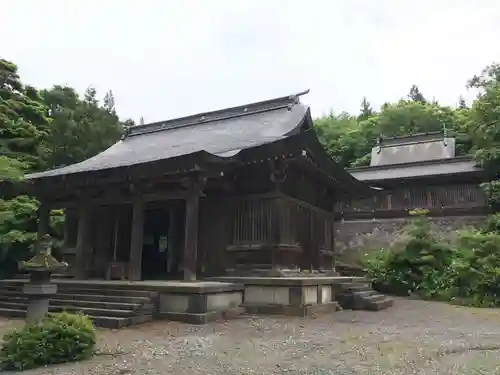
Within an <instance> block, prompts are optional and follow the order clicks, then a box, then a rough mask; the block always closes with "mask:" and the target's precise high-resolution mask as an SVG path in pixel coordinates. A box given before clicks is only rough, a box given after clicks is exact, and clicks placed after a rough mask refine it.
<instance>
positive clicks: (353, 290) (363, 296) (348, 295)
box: [336, 277, 394, 311]
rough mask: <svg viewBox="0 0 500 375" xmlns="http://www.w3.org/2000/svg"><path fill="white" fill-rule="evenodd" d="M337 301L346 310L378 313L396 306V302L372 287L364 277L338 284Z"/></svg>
mask: <svg viewBox="0 0 500 375" xmlns="http://www.w3.org/2000/svg"><path fill="white" fill-rule="evenodd" d="M336 289H337V291H336V300H337V302H338V303H339V304H340V306H342V308H344V309H350V310H371V311H378V310H383V309H386V308H388V307H390V306H392V305H393V304H394V300H393V299H392V298H390V297H388V296H386V295H385V294H381V293H379V292H377V291H375V290H373V289H372V287H371V282H370V281H369V280H367V279H365V278H364V277H353V278H350V279H347V280H346V281H339V282H338V283H336Z"/></svg>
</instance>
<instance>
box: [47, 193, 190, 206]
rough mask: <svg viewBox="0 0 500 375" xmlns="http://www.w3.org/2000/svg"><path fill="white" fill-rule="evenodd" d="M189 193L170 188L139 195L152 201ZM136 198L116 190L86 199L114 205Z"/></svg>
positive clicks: (61, 203) (69, 203)
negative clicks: (170, 189) (169, 189)
mask: <svg viewBox="0 0 500 375" xmlns="http://www.w3.org/2000/svg"><path fill="white" fill-rule="evenodd" d="M188 195H189V191H188V190H181V189H179V190H172V191H160V192H156V193H144V194H142V195H141V200H142V201H143V202H153V201H163V200H165V201H166V200H170V199H186V197H187V196H188ZM135 199H136V198H134V196H133V195H123V194H120V193H118V192H116V193H115V194H113V193H107V194H106V195H105V196H101V197H96V198H90V199H88V201H89V203H91V204H93V205H96V206H102V205H115V204H125V203H132V204H133V203H134V201H135ZM76 205H77V202H75V201H53V202H51V204H50V206H51V207H53V208H60V207H75V206H76Z"/></svg>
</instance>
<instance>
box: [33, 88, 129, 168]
mask: <svg viewBox="0 0 500 375" xmlns="http://www.w3.org/2000/svg"><path fill="white" fill-rule="evenodd" d="M96 96H97V93H96V90H95V89H93V88H92V87H89V88H88V89H87V90H86V92H85V95H84V97H83V100H82V99H80V97H79V95H78V93H77V92H76V91H75V90H74V89H73V88H71V87H67V86H54V87H53V88H52V89H50V90H44V91H42V97H43V101H44V103H45V105H46V106H47V107H48V109H49V114H50V117H51V118H52V126H51V129H50V133H49V145H50V150H51V152H50V155H51V157H50V160H49V164H50V165H51V166H53V167H56V166H61V165H68V164H73V163H77V162H80V161H82V160H85V159H87V158H89V157H92V156H94V155H96V154H98V153H99V152H101V151H103V150H105V149H106V148H108V147H109V146H111V145H112V144H113V143H115V142H116V141H117V140H118V139H119V138H120V135H121V134H122V129H123V125H122V123H121V122H120V120H119V119H118V116H117V114H116V109H115V100H114V96H113V93H112V91H108V92H107V93H106V95H105V96H104V100H103V105H102V106H101V105H100V104H99V101H98V100H97V98H96Z"/></svg>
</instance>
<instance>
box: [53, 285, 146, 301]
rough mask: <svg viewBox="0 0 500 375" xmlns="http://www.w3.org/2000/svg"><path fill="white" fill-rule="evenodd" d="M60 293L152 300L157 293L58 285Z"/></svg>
mask: <svg viewBox="0 0 500 375" xmlns="http://www.w3.org/2000/svg"><path fill="white" fill-rule="evenodd" d="M57 290H58V292H60V293H66V294H68V293H70V294H93V295H102V296H121V297H144V298H151V297H152V296H154V295H155V292H150V291H147V290H137V289H106V288H103V289H101V288H99V289H95V288H76V287H73V286H71V287H68V286H67V285H58V288H57Z"/></svg>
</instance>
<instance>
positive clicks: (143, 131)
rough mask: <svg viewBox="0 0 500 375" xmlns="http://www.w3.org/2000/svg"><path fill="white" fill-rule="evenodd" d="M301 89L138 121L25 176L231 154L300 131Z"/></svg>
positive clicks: (303, 110)
mask: <svg viewBox="0 0 500 375" xmlns="http://www.w3.org/2000/svg"><path fill="white" fill-rule="evenodd" d="M302 94H304V93H300V94H297V95H291V96H286V97H281V98H277V99H272V100H267V101H263V102H258V103H252V104H247V105H244V106H239V107H234V108H228V109H224V110H220V111H214V112H208V113H201V114H198V115H194V116H188V117H183V118H179V119H174V120H168V121H162V122H156V123H152V124H145V125H137V126H133V127H131V128H129V129H128V131H127V132H126V134H125V137H124V139H122V140H121V141H119V142H117V143H116V144H114V145H113V146H111V147H110V148H108V149H107V150H105V151H103V152H102V153H100V154H98V155H96V156H94V157H92V158H90V159H87V160H85V161H82V162H80V163H77V164H73V165H69V166H66V167H62V168H57V169H52V170H49V171H45V172H40V173H33V174H30V175H28V176H27V178H28V179H39V178H45V177H52V176H60V175H68V174H73V173H81V172H92V171H102V170H106V169H111V168H118V167H127V166H133V165H137V164H144V163H150V162H154V161H159V160H165V159H170V158H175V157H179V156H183V155H190V154H194V153H197V152H200V151H205V152H208V153H210V154H212V155H214V156H215V157H221V158H226V157H231V156H234V155H236V154H238V153H239V152H240V151H241V150H244V149H248V148H252V147H255V146H259V145H262V144H266V143H271V142H275V141H277V140H280V139H283V138H286V137H287V136H289V135H292V134H295V133H297V132H299V131H300V126H301V125H302V123H303V122H304V120H305V119H306V118H307V117H308V116H309V115H308V111H309V108H308V107H307V106H305V105H303V104H301V103H300V102H299V100H298V97H299V95H302Z"/></svg>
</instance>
